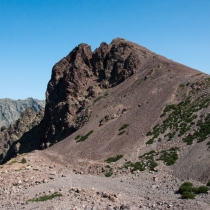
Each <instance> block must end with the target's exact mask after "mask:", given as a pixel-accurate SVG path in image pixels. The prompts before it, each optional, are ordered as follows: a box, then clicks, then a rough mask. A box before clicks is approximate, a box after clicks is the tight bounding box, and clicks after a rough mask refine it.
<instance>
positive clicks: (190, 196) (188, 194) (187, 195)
mask: <svg viewBox="0 0 210 210" xmlns="http://www.w3.org/2000/svg"><path fill="white" fill-rule="evenodd" d="M181 198H182V199H195V194H194V193H193V192H187V191H186V192H183V193H182V196H181Z"/></svg>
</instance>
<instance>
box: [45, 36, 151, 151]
mask: <svg viewBox="0 0 210 210" xmlns="http://www.w3.org/2000/svg"><path fill="white" fill-rule="evenodd" d="M145 53H146V52H145V49H144V48H141V47H139V48H136V47H134V45H133V44H132V43H131V42H128V41H125V40H124V39H115V40H113V41H112V43H111V44H110V45H108V44H106V43H104V42H103V43H102V44H101V45H100V47H99V48H97V49H96V50H95V51H94V52H93V53H92V52H91V48H90V46H89V45H87V44H80V45H79V46H78V47H76V48H75V49H74V50H73V51H72V52H71V53H70V54H69V55H68V56H67V57H65V58H63V59H62V60H60V61H59V62H58V63H57V64H55V66H54V67H53V70H52V76H51V80H50V81H49V83H48V87H47V92H46V108H45V116H44V119H43V122H42V125H41V127H42V133H44V135H43V142H44V144H43V147H46V143H47V142H48V144H49V143H54V142H57V141H60V140H62V139H63V138H65V137H66V136H68V135H70V134H71V133H73V132H74V131H76V130H77V129H79V128H80V127H82V126H83V125H84V124H85V122H87V119H88V118H89V117H90V113H91V112H90V110H89V109H88V108H87V107H88V106H89V105H90V104H91V100H92V98H95V97H97V95H98V93H100V92H102V91H103V89H107V88H111V87H114V86H116V85H118V84H119V83H121V82H123V81H124V80H125V79H126V78H128V77H129V76H131V75H133V74H134V73H135V72H136V70H137V69H138V68H140V67H141V66H142V64H143V62H144V61H145V59H146V58H147V57H148V55H147V54H145Z"/></svg>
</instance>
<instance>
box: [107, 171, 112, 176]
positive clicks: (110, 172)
mask: <svg viewBox="0 0 210 210" xmlns="http://www.w3.org/2000/svg"><path fill="white" fill-rule="evenodd" d="M112 175H113V172H112V171H109V172H107V173H105V177H110V176H112Z"/></svg>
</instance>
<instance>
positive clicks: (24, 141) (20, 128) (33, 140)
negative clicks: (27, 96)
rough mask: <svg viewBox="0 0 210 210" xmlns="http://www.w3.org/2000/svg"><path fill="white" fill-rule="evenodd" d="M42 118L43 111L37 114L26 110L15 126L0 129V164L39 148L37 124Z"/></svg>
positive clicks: (28, 109) (31, 110) (30, 109)
mask: <svg viewBox="0 0 210 210" xmlns="http://www.w3.org/2000/svg"><path fill="white" fill-rule="evenodd" d="M43 116H44V110H40V112H39V113H38V114H37V113H36V112H35V111H34V110H33V109H32V108H27V109H26V110H25V111H24V112H23V113H22V114H21V116H20V118H19V119H18V120H17V121H16V122H15V124H11V125H10V126H9V127H8V128H6V127H2V128H1V132H0V163H2V162H5V161H7V160H9V159H10V158H12V157H14V156H15V155H16V154H18V153H24V152H29V151H32V150H33V149H37V148H38V147H39V145H40V142H39V135H40V134H39V124H40V121H41V120H42V118H43Z"/></svg>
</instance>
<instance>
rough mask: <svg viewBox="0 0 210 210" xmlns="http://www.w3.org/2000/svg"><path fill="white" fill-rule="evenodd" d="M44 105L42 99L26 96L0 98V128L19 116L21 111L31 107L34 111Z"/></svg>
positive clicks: (37, 110) (13, 121)
mask: <svg viewBox="0 0 210 210" xmlns="http://www.w3.org/2000/svg"><path fill="white" fill-rule="evenodd" d="M44 106H45V101H44V100H37V99H33V98H27V99H25V100H12V99H9V98H3V99H0V128H1V127H2V126H6V127H8V126H9V125H10V124H12V123H15V121H16V120H17V119H18V118H19V117H20V115H21V113H22V112H23V111H24V110H25V109H26V108H28V107H31V108H32V109H33V110H34V111H35V112H36V113H38V112H39V110H40V109H43V108H44Z"/></svg>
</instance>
